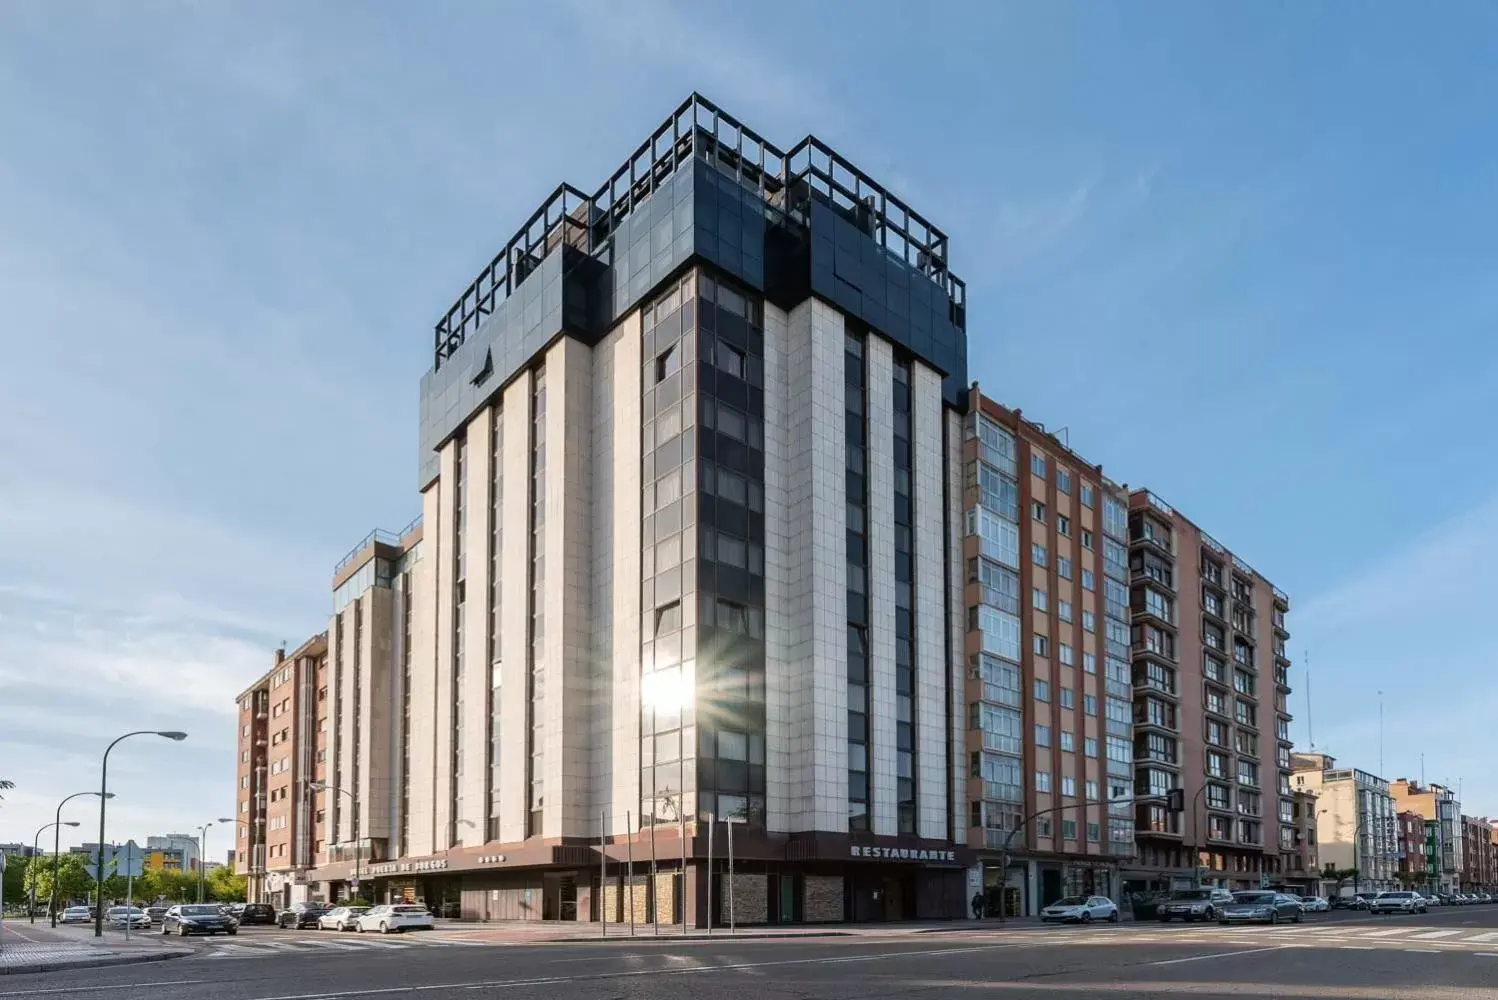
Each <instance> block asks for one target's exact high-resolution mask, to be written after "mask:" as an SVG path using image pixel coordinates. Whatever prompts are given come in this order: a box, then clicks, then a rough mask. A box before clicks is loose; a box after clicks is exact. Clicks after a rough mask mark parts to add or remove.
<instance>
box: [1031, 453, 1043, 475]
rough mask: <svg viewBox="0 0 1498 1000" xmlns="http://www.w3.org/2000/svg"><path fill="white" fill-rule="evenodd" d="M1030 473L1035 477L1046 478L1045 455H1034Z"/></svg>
mask: <svg viewBox="0 0 1498 1000" xmlns="http://www.w3.org/2000/svg"><path fill="white" fill-rule="evenodd" d="M1030 471H1031V472H1033V473H1034V474H1035V475H1037V476H1039V477H1040V478H1041V479H1044V478H1045V456H1044V455H1034V454H1032V455H1031V456H1030Z"/></svg>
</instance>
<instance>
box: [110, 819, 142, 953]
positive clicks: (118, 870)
mask: <svg viewBox="0 0 1498 1000" xmlns="http://www.w3.org/2000/svg"><path fill="white" fill-rule="evenodd" d="M144 866H145V855H144V852H142V851H141V849H140V845H139V844H137V843H136V842H135V841H133V840H127V841H125V846H124V847H121V848H120V849H119V850H118V851H116V852H115V874H117V875H124V876H125V940H126V941H129V940H130V924H131V922H132V921H131V912H130V911H131V910H133V909H134V908H135V880H136V879H137V878H139V877H140V875H141V874H142V872H143V871H144Z"/></svg>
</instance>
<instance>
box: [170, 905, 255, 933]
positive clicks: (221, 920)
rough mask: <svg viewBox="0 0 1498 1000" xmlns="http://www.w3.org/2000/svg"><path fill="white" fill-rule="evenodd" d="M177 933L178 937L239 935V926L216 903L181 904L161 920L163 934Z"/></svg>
mask: <svg viewBox="0 0 1498 1000" xmlns="http://www.w3.org/2000/svg"><path fill="white" fill-rule="evenodd" d="M173 931H176V932H177V934H178V936H180V937H187V935H189V934H237V933H239V925H238V924H236V923H235V922H234V918H233V917H226V916H224V914H223V911H221V910H220V909H219V908H218V905H217V904H216V903H181V904H178V905H177V906H173V907H171V908H170V909H168V910H167V911H166V916H164V917H162V918H161V933H163V934H170V933H172V932H173Z"/></svg>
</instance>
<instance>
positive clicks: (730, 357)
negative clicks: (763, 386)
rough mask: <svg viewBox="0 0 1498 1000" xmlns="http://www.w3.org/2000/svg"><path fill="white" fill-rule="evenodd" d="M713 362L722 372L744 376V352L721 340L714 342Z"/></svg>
mask: <svg viewBox="0 0 1498 1000" xmlns="http://www.w3.org/2000/svg"><path fill="white" fill-rule="evenodd" d="M713 364H714V365H716V366H717V368H718V370H719V371H720V372H724V373H726V374H728V375H732V376H733V377H734V378H743V377H744V353H743V352H742V351H739V350H736V349H734V348H732V347H730V346H728V345H727V344H725V343H723V342H722V341H721V340H720V341H717V342H715V343H714V344H713Z"/></svg>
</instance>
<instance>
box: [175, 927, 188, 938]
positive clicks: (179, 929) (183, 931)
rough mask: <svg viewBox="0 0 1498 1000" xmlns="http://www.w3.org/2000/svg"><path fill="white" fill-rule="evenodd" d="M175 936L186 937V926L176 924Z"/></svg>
mask: <svg viewBox="0 0 1498 1000" xmlns="http://www.w3.org/2000/svg"><path fill="white" fill-rule="evenodd" d="M177 936H178V937H187V925H186V924H178V925H177Z"/></svg>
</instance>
